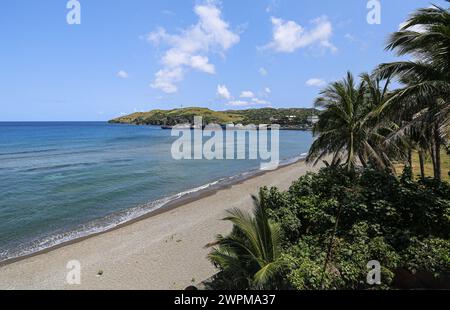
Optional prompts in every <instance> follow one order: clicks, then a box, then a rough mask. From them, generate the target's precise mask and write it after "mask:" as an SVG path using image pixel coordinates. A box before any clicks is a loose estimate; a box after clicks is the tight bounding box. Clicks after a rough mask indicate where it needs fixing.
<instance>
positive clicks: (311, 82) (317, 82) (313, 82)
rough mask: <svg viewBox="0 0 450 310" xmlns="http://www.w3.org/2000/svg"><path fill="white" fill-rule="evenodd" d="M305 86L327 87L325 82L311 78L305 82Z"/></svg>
mask: <svg viewBox="0 0 450 310" xmlns="http://www.w3.org/2000/svg"><path fill="white" fill-rule="evenodd" d="M306 85H308V86H312V87H323V86H325V85H327V82H325V81H324V80H323V79H318V78H312V79H309V80H308V81H306Z"/></svg>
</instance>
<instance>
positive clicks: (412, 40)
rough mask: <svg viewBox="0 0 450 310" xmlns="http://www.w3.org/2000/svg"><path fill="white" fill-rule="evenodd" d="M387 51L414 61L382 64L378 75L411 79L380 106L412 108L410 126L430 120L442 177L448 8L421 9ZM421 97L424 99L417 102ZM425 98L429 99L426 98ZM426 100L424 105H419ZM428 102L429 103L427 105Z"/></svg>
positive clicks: (447, 118) (449, 116) (448, 88)
mask: <svg viewBox="0 0 450 310" xmlns="http://www.w3.org/2000/svg"><path fill="white" fill-rule="evenodd" d="M386 49H387V50H395V51H397V54H398V55H399V56H403V55H410V56H412V57H413V60H412V61H399V62H393V63H386V64H382V65H380V66H379V67H378V68H377V70H376V74H377V75H378V76H379V77H381V78H384V77H388V76H396V77H398V78H399V80H400V82H402V81H403V82H404V81H407V83H406V84H405V85H404V87H402V88H401V89H399V90H397V91H395V92H394V93H393V96H392V97H391V98H390V100H388V101H387V102H385V104H384V105H383V106H382V107H380V111H381V110H386V109H388V110H389V109H390V111H394V112H395V111H399V110H401V109H408V110H410V111H414V112H415V113H416V115H415V116H414V117H413V119H412V120H411V122H410V123H409V124H407V126H408V127H409V128H411V127H416V126H418V125H420V126H421V125H422V124H423V123H424V121H425V120H426V121H427V122H429V125H430V126H431V127H432V136H431V137H430V138H431V139H430V140H432V148H431V154H432V159H433V163H434V174H435V178H436V179H438V180H440V179H441V167H440V166H441V164H440V162H441V159H440V151H441V146H442V145H443V144H444V142H445V140H446V139H447V138H448V129H449V126H450V105H449V103H448V98H449V97H450V14H449V11H448V9H444V8H440V7H438V6H433V7H431V8H426V9H420V10H417V11H416V12H415V13H414V14H412V15H411V16H410V18H409V19H408V20H407V22H406V23H405V24H404V26H403V27H402V29H400V31H398V32H395V33H394V34H392V35H391V37H390V39H389V42H388V45H387V47H386ZM417 98H422V100H420V102H417ZM424 98H426V99H425V100H424ZM418 103H422V104H418ZM424 103H425V104H424Z"/></svg>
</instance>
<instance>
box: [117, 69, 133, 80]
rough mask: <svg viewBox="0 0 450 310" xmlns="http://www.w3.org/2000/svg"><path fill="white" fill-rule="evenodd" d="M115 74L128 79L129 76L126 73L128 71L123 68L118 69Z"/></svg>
mask: <svg viewBox="0 0 450 310" xmlns="http://www.w3.org/2000/svg"><path fill="white" fill-rule="evenodd" d="M117 76H118V77H120V78H121V79H128V78H129V77H130V76H129V75H128V73H127V72H126V71H123V70H120V71H119V72H117Z"/></svg>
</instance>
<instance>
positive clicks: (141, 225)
mask: <svg viewBox="0 0 450 310" xmlns="http://www.w3.org/2000/svg"><path fill="white" fill-rule="evenodd" d="M318 169H319V167H310V166H307V165H306V164H305V162H304V160H302V159H300V160H297V161H295V162H293V163H289V164H286V165H284V166H282V167H279V168H278V169H277V170H274V171H258V172H257V173H255V174H252V175H249V176H247V177H246V178H242V179H238V180H234V182H231V183H230V184H225V185H223V186H222V187H220V188H215V189H209V190H207V191H206V192H205V191H199V192H197V193H195V194H196V195H194V196H189V197H182V198H181V199H179V200H176V201H173V202H170V203H169V204H167V205H166V206H164V207H162V208H159V209H157V210H155V211H153V212H150V213H148V214H146V215H144V216H142V217H139V218H136V219H134V220H131V221H129V222H127V223H124V224H122V225H118V226H116V227H114V228H112V229H110V230H107V231H105V232H100V233H98V234H94V235H90V236H87V237H84V238H80V239H74V240H71V241H69V242H67V243H64V244H60V245H58V246H55V247H52V248H49V249H46V250H43V251H40V252H36V253H33V254H30V255H28V256H22V257H20V258H15V259H11V260H8V261H5V262H8V263H7V264H2V265H1V266H0V289H1V288H6V289H11V288H13V289H17V288H19V289H183V288H185V287H187V286H189V285H192V284H197V283H199V282H201V281H203V280H205V279H207V278H209V277H211V276H212V275H214V274H215V273H216V272H217V270H216V269H215V268H214V267H213V266H212V264H211V263H210V262H209V261H208V260H207V258H206V255H207V254H208V253H209V251H210V249H205V245H207V244H208V243H210V242H211V241H214V239H215V236H216V235H217V234H226V233H229V232H230V231H231V228H232V226H231V224H230V223H227V222H223V221H221V219H222V218H223V217H224V215H225V211H226V210H228V209H230V208H233V207H238V208H241V209H244V210H248V211H250V210H251V209H252V208H253V205H252V203H251V197H250V195H251V194H256V193H257V192H258V191H259V188H261V187H263V186H268V187H271V186H277V187H279V188H280V189H287V188H288V187H289V186H290V184H291V183H292V182H293V181H295V180H296V179H298V177H300V176H301V175H304V174H306V173H307V172H309V171H317V170H318ZM73 259H77V260H79V261H80V262H81V264H82V268H83V282H82V285H81V286H70V285H67V284H66V283H65V278H66V273H67V269H66V264H67V262H68V261H70V260H73ZM86 270H87V271H86ZM100 271H102V274H103V271H104V274H103V275H102V276H98V274H97V273H98V272H100ZM86 279H87V280H86ZM194 280H195V283H194Z"/></svg>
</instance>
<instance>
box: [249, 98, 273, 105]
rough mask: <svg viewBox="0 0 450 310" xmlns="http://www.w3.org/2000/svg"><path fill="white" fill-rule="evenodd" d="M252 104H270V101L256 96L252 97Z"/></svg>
mask: <svg viewBox="0 0 450 310" xmlns="http://www.w3.org/2000/svg"><path fill="white" fill-rule="evenodd" d="M252 102H253V103H254V104H270V102H268V101H266V100H262V99H258V98H252Z"/></svg>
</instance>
